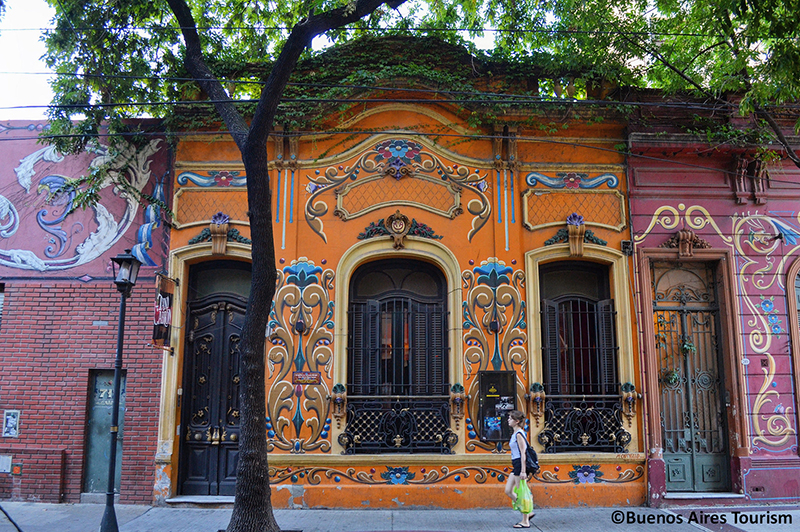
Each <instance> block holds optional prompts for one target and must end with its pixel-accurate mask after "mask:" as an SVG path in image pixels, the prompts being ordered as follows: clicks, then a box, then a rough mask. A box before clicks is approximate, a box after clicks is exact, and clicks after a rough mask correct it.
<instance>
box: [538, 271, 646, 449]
mask: <svg viewBox="0 0 800 532" xmlns="http://www.w3.org/2000/svg"><path fill="white" fill-rule="evenodd" d="M539 286H540V294H541V296H542V302H541V305H542V309H541V312H542V368H543V380H544V389H545V394H546V404H545V428H544V430H543V431H542V432H541V433H540V435H539V441H540V443H542V445H543V446H544V448H545V450H546V451H548V452H557V451H608V452H620V450H621V448H622V447H623V446H624V445H626V444H627V443H628V442H629V441H630V435H628V434H627V433H626V432H624V431H622V429H621V419H620V417H621V416H620V413H619V393H620V392H619V387H620V385H619V377H618V370H617V358H618V353H617V351H618V346H617V335H616V327H615V319H616V318H615V315H616V312H615V310H614V301H613V300H612V299H610V297H609V293H610V290H609V273H608V268H607V267H606V266H602V265H598V264H594V263H591V262H575V261H564V262H557V263H551V264H548V265H544V266H541V267H540V271H539Z"/></svg>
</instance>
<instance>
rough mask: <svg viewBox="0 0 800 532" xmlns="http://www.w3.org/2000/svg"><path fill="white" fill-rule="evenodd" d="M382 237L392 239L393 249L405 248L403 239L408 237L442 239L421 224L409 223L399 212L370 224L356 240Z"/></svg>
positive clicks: (413, 221) (412, 221) (406, 217)
mask: <svg viewBox="0 0 800 532" xmlns="http://www.w3.org/2000/svg"><path fill="white" fill-rule="evenodd" d="M383 235H387V236H391V237H392V239H394V249H403V248H404V247H405V237H406V236H408V235H411V236H420V237H423V238H433V239H435V240H441V239H442V235H437V234H436V233H435V232H434V230H433V229H431V228H430V227H428V226H427V225H425V224H421V223H419V222H417V221H416V220H411V221H409V220H408V216H406V215H404V214H401V213H400V211H399V210H398V211H397V212H395V213H394V214H392V215H391V216H388V217H387V218H386V220H385V222H384V219H383V218H381V219H380V220H378V223H375V222H371V223H370V224H369V226H368V227H366V228H365V229H364V232H363V233H360V234H359V235H358V239H359V240H366V239H367V238H373V237H376V236H383Z"/></svg>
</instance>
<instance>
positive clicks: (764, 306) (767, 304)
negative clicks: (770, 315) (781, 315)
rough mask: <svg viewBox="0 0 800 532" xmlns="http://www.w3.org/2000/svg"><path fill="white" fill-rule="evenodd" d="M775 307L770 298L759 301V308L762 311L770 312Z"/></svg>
mask: <svg viewBox="0 0 800 532" xmlns="http://www.w3.org/2000/svg"><path fill="white" fill-rule="evenodd" d="M774 308H775V304H774V303H773V302H772V300H771V299H765V300H763V301H762V302H761V310H763V311H764V312H772V310H773V309H774Z"/></svg>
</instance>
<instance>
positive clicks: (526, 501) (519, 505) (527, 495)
mask: <svg viewBox="0 0 800 532" xmlns="http://www.w3.org/2000/svg"><path fill="white" fill-rule="evenodd" d="M514 493H516V494H517V500H515V501H514V503H513V504H512V505H511V506H512V507H513V508H514V509H515V510H517V511H518V512H522V513H524V514H529V513H531V510H533V494H532V493H531V490H530V488H529V487H528V482H527V481H526V480H525V479H524V478H521V479H520V480H519V484H518V485H517V487H516V488H514Z"/></svg>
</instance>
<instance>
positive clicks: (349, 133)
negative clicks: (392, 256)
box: [0, 130, 800, 185]
mask: <svg viewBox="0 0 800 532" xmlns="http://www.w3.org/2000/svg"><path fill="white" fill-rule="evenodd" d="M402 133H405V134H407V135H410V136H423V137H444V138H459V139H470V140H493V139H495V138H497V137H496V136H495V135H483V134H476V135H465V134H462V133H426V132H419V131H413V132H412V131H409V132H398V131H397V130H391V131H386V130H329V131H298V132H293V133H292V134H291V135H289V136H297V137H302V136H312V135H313V136H320V135H330V136H332V135H346V136H351V137H352V136H355V135H372V136H374V135H380V134H394V135H399V134H402ZM227 134H228V132H227V131H191V132H185V131H184V132H164V131H159V132H131V133H107V134H103V133H101V134H98V135H96V137H97V138H110V137H134V136H150V137H173V138H180V137H187V136H219V135H227ZM79 136H80V135H68V134H65V135H43V136H41V137H15V138H0V142H3V141H12V140H17V141H19V140H28V141H30V140H38V139H40V138H74V137H79ZM516 139H517V140H518V141H519V140H523V141H528V142H536V143H541V144H552V145H559V146H569V147H578V148H586V149H589V150H595V151H601V152H604V153H614V154H617V155H624V156H626V157H630V158H637V159H644V160H650V161H657V162H661V163H670V164H673V165H676V166H681V167H686V168H692V169H697V170H708V171H713V172H719V173H721V174H724V175H728V176H736V175H737V172H736V171H734V170H726V169H722V168H718V167H712V166H703V165H700V164H694V163H689V162H684V161H676V160H675V159H671V158H666V157H655V156H652V155H644V154H637V153H633V152H631V151H621V150H617V149H616V148H604V147H602V146H596V145H593V144H583V143H580V142H572V141H563V140H557V139H553V138H547V137H531V136H517V137H516ZM604 140H605V141H607V142H609V143H610V142H615V141H617V140H618V141H620V142H626V141H627V139H613V138H606V139H604ZM756 146H759V145H752V146H751V147H756ZM743 147H748V146H743ZM533 164H535V163H533ZM748 177H749V178H751V179H754V180H763V181H765V182H767V183H770V182H772V183H784V184H791V185H800V181H789V180H781V179H777V178H774V177H772V176H770V177H759V176H756V175H748Z"/></svg>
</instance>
